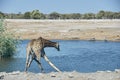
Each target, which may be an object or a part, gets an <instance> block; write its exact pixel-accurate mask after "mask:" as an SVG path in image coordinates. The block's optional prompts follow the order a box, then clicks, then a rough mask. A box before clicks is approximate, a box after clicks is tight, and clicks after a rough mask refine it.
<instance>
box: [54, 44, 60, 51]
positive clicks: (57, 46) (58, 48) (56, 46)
mask: <svg viewBox="0 0 120 80" xmlns="http://www.w3.org/2000/svg"><path fill="white" fill-rule="evenodd" d="M55 48H56V49H57V50H58V51H60V45H59V43H58V42H56V45H55Z"/></svg>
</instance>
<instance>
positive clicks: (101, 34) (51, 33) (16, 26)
mask: <svg viewBox="0 0 120 80" xmlns="http://www.w3.org/2000/svg"><path fill="white" fill-rule="evenodd" d="M5 23H6V25H7V28H8V30H9V31H14V33H15V35H19V36H20V38H21V39H33V38H38V37H39V36H42V37H44V38H46V39H80V40H91V39H93V38H94V39H96V40H111V41H120V20H23V19H21V20H20V19H13V20H11V19H7V20H5Z"/></svg>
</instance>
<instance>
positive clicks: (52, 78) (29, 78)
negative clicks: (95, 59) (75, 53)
mask: <svg viewBox="0 0 120 80" xmlns="http://www.w3.org/2000/svg"><path fill="white" fill-rule="evenodd" d="M0 80H120V69H115V71H97V72H93V73H80V72H76V71H73V72H51V73H31V72H27V73H26V72H20V71H14V72H10V73H6V72H0Z"/></svg>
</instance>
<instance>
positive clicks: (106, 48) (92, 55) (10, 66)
mask: <svg viewBox="0 0 120 80" xmlns="http://www.w3.org/2000/svg"><path fill="white" fill-rule="evenodd" d="M53 41H57V42H59V44H60V51H57V50H56V49H55V48H46V49H45V52H46V55H47V56H48V58H49V59H50V60H51V61H52V62H53V63H54V64H55V65H56V66H57V67H58V68H59V69H60V70H61V71H78V72H96V71H101V70H102V71H104V70H112V71H113V70H114V69H120V42H104V41H80V40H53ZM28 42H29V40H24V41H22V42H21V44H20V45H19V46H18V51H17V52H16V54H15V55H14V57H13V58H7V59H1V60H0V71H6V72H12V71H18V70H19V71H24V68H25V60H26V45H27V43H28ZM41 63H42V65H43V67H44V70H45V72H53V71H55V70H54V69H53V68H52V67H51V66H49V64H48V63H47V62H46V61H45V60H44V59H41ZM28 71H30V72H35V73H38V72H40V69H39V67H38V65H37V63H36V62H35V61H33V63H32V64H31V67H30V68H29V69H28Z"/></svg>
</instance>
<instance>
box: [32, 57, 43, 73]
mask: <svg viewBox="0 0 120 80" xmlns="http://www.w3.org/2000/svg"><path fill="white" fill-rule="evenodd" d="M34 60H35V61H36V62H37V64H38V66H39V68H40V69H41V72H43V73H44V69H43V67H42V64H41V63H40V61H39V60H38V59H36V58H35V59H34Z"/></svg>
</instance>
